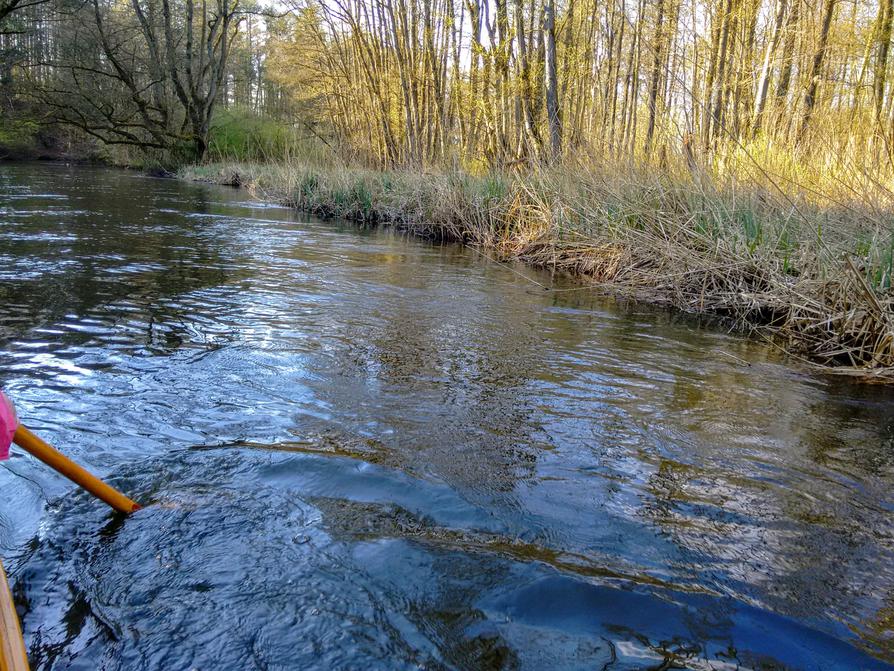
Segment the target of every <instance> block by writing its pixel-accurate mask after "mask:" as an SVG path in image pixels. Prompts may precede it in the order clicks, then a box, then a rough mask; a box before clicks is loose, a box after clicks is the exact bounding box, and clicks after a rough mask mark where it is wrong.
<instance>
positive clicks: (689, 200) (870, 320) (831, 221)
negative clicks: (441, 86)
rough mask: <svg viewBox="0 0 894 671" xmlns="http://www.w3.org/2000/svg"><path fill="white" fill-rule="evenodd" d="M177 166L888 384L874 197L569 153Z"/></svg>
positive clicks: (883, 250)
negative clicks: (721, 325)
mask: <svg viewBox="0 0 894 671" xmlns="http://www.w3.org/2000/svg"><path fill="white" fill-rule="evenodd" d="M177 174H178V176H179V177H181V178H183V179H187V180H193V181H203V182H210V183H217V184H226V185H231V186H238V187H242V188H245V189H247V190H248V191H249V192H250V193H251V194H252V195H253V196H254V197H257V198H260V199H263V200H267V201H275V202H278V203H281V204H284V205H287V206H290V207H294V208H297V209H300V210H303V211H307V212H309V213H312V214H314V215H317V216H320V217H323V218H335V217H337V218H344V219H348V220H352V221H355V222H358V223H361V224H364V225H379V224H382V225H391V226H394V227H396V228H398V229H400V230H404V231H407V232H410V233H412V234H416V235H419V236H423V237H426V238H433V239H439V240H444V241H454V242H460V243H463V244H466V245H469V246H472V247H475V248H477V249H479V250H482V251H484V252H486V253H487V254H488V255H489V256H491V257H493V258H494V259H496V260H499V261H509V260H518V261H523V262H525V263H528V264H531V265H532V266H536V267H541V268H545V269H549V270H553V271H556V272H560V273H568V274H571V275H576V276H579V277H581V278H583V279H584V280H585V281H588V282H592V283H593V284H594V285H600V286H602V287H604V288H610V289H612V290H614V291H618V292H621V293H626V294H628V295H633V296H634V297H635V298H637V299H638V300H643V301H647V302H652V303H656V304H661V305H667V306H672V307H674V308H677V309H679V310H683V311H685V312H690V313H699V314H707V315H714V316H719V317H722V318H725V319H728V320H732V321H733V322H735V323H736V324H737V325H738V326H739V327H741V328H743V329H744V330H746V331H749V332H751V333H752V334H756V335H757V336H759V337H761V338H763V339H765V340H768V341H769V342H772V343H773V344H774V345H775V346H778V347H780V348H782V349H783V350H785V351H786V352H787V353H788V354H790V355H793V356H795V357H797V358H799V359H801V360H803V361H807V362H810V363H811V364H813V365H815V366H817V367H819V368H820V369H822V370H823V371H825V372H829V373H835V374H840V375H847V376H851V377H854V378H858V379H861V380H866V381H876V382H887V383H894V294H892V291H891V289H890V287H891V277H892V262H894V260H892V253H894V239H892V229H891V227H890V223H889V222H888V221H887V219H886V218H885V211H886V208H885V207H884V206H881V205H877V206H876V205H873V203H871V202H869V201H862V202H861V203H860V206H859V207H857V206H854V205H853V204H852V202H853V201H851V203H848V202H846V201H839V202H836V201H828V200H827V202H825V203H818V202H817V199H816V198H812V197H811V192H810V191H809V190H804V191H801V192H797V191H794V192H792V193H788V192H783V191H782V190H781V189H775V190H774V189H771V188H767V187H760V186H756V185H750V186H746V185H742V184H737V183H735V182H729V183H727V184H725V185H723V186H717V185H716V184H715V183H713V182H712V181H711V180H709V179H707V178H702V177H700V176H699V175H692V174H688V173H687V174H680V175H678V176H675V175H674V173H673V172H672V171H667V170H665V171H662V172H659V171H646V170H642V169H637V168H633V167H628V168H625V167H623V166H617V165H614V166H612V167H611V168H603V169H599V168H594V167H592V166H577V167H572V166H571V165H570V164H568V163H566V164H565V165H564V166H563V167H556V168H546V169H542V170H534V171H529V172H526V173H524V174H512V173H504V174H498V173H492V174H488V175H483V176H473V175H471V174H468V173H464V172H460V171H436V172H425V173H419V172H411V171H405V170H392V171H375V170H369V169H364V168H351V167H345V166H342V167H320V166H318V165H316V164H314V163H312V162H307V163H303V162H297V161H290V162H281V163H239V162H227V161H220V162H215V163H209V164H204V165H192V166H187V167H184V168H181V169H180V170H179V172H178V173H177Z"/></svg>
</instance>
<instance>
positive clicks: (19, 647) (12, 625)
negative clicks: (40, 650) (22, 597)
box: [0, 562, 28, 671]
mask: <svg viewBox="0 0 894 671" xmlns="http://www.w3.org/2000/svg"><path fill="white" fill-rule="evenodd" d="M0 671H28V654H27V653H26V652H25V641H24V640H23V639H22V628H21V626H20V625H19V617H18V615H16V609H15V606H14V605H13V603H12V594H10V593H9V583H8V582H6V573H5V572H4V571H3V563H2V562H0Z"/></svg>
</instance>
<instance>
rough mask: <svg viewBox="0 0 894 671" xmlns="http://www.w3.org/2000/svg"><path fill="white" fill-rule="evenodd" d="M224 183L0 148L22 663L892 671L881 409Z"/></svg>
mask: <svg viewBox="0 0 894 671" xmlns="http://www.w3.org/2000/svg"><path fill="white" fill-rule="evenodd" d="M247 199H248V196H247V195H246V194H245V192H240V191H237V190H232V189H226V188H222V187H211V186H202V185H195V184H187V183H182V182H177V181H174V180H161V179H151V178H148V177H143V176H140V175H138V174H135V173H129V172H120V171H112V170H95V169H86V168H66V167H64V166H53V165H39V166H35V165H0V300H2V303H0V304H2V313H0V344H2V354H0V385H2V386H3V388H5V389H6V390H7V391H8V392H9V393H10V394H11V396H12V397H13V398H14V399H15V400H16V402H17V405H18V409H19V412H20V415H21V417H22V419H23V421H24V422H25V423H27V424H28V425H30V427H31V428H32V429H33V430H35V431H36V432H37V433H39V434H40V435H42V436H44V437H45V438H47V439H48V440H50V442H52V443H54V444H57V445H58V446H59V447H61V448H63V449H64V450H65V451H66V452H67V453H69V454H70V455H71V456H73V457H75V458H76V459H78V460H80V461H81V462H83V463H85V464H86V465H88V467H90V468H91V469H93V470H95V471H96V472H97V473H99V474H101V475H103V476H106V477H108V478H110V479H111V480H112V481H113V482H114V483H115V484H117V485H118V486H119V487H120V488H122V489H123V490H124V491H126V492H128V493H129V494H131V495H132V496H133V497H134V498H136V499H137V500H138V501H140V502H141V503H144V504H146V508H145V509H144V510H142V511H140V512H138V513H137V514H135V515H133V516H132V517H129V518H127V519H122V518H121V517H119V516H116V515H114V514H112V513H110V512H109V511H108V510H107V509H105V508H104V506H102V505H101V504H98V503H97V502H96V501H94V500H91V499H89V498H88V497H87V496H85V495H83V494H81V493H80V492H77V491H75V490H74V489H73V488H72V487H71V486H70V485H69V484H68V483H67V482H66V481H64V480H63V479H61V478H60V477H58V476H56V475H55V474H53V473H52V472H50V471H49V470H48V469H47V468H45V467H44V466H42V465H41V464H39V463H37V462H35V461H34V460H32V459H31V458H30V457H26V456H23V454H22V453H21V452H14V458H13V459H12V460H10V461H9V462H6V464H5V467H4V468H2V469H0V555H2V557H3V558H4V560H5V562H6V564H7V568H8V570H9V572H10V574H11V581H12V583H13V587H14V592H15V596H16V599H17V601H18V605H19V610H20V613H21V615H22V617H23V621H24V628H25V636H26V639H27V643H28V646H29V649H30V654H31V661H32V664H33V666H34V668H35V669H84V670H94V669H121V670H131V669H135V670H136V669H140V670H141V669H164V670H168V671H178V670H181V669H182V670H186V669H202V670H205V669H214V670H227V669H271V670H272V669H310V668H319V669H418V668H423V669H441V668H456V669H514V668H523V669H543V668H547V669H644V668H655V669H666V668H691V669H739V668H752V669H779V668H793V669H825V670H829V669H882V668H892V666H889V665H891V664H892V663H894V393H892V392H891V390H889V389H886V388H883V387H879V386H860V385H857V384H851V383H847V382H842V381H837V380H830V379H826V378H821V377H817V376H816V375H813V374H811V373H808V372H807V371H805V370H804V369H803V368H799V367H797V366H796V365H795V364H793V363H792V362H786V361H784V360H782V359H781V358H780V357H779V356H778V355H776V354H775V353H774V352H773V351H772V350H771V349H769V348H767V347H765V346H764V345H762V344H760V343H756V342H754V341H750V340H748V339H744V338H741V337H738V336H735V335H730V334H727V333H725V332H724V331H722V330H719V329H717V328H716V327H714V328H710V327H701V326H699V325H698V324H696V323H695V322H693V321H692V320H691V319H689V318H684V317H680V316H674V315H671V314H668V313H666V312H663V311H659V310H654V309H649V308H646V307H642V306H636V305H622V304H619V303H617V302H616V301H613V300H611V299H608V298H605V297H601V296H599V295H598V294H597V293H595V292H594V291H592V290H590V289H581V288H580V287H579V286H576V285H574V284H569V283H568V282H563V281H561V280H554V279H551V278H550V277H549V276H548V275H546V274H542V273H537V272H534V271H531V270H527V269H524V268H520V267H513V268H509V267H506V266H503V265H499V264H495V263H492V262H490V261H488V260H487V259H484V258H481V257H480V256H478V255H476V253H475V252H474V251H471V250H463V249H460V248H458V247H455V246H438V245H432V244H427V243H424V242H420V241H418V240H414V239H407V238H405V237H402V236H400V235H398V234H395V233H393V232H388V231H381V230H379V231H372V232H370V231H361V230H358V229H356V228H355V227H353V226H351V225H349V224H345V223H342V224H339V223H332V222H326V223H323V222H319V221H315V220H312V219H310V218H308V217H307V216H304V215H302V214H299V213H296V212H293V211H290V210H288V209H283V208H278V207H270V206H263V205H260V204H257V203H253V202H248V200H247ZM526 278H531V279H534V280H536V281H537V282H539V283H541V284H546V285H550V284H554V285H555V287H556V288H557V289H562V291H545V290H543V289H541V288H540V287H538V286H537V285H536V284H534V283H533V282H531V281H529V279H526Z"/></svg>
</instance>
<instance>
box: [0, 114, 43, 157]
mask: <svg viewBox="0 0 894 671" xmlns="http://www.w3.org/2000/svg"><path fill="white" fill-rule="evenodd" d="M39 130H40V125H39V124H38V123H37V121H35V120H33V119H27V118H25V119H22V118H15V117H11V116H7V115H6V114H4V115H2V116H0V156H2V155H3V154H4V153H7V152H11V153H21V152H28V151H31V150H33V149H34V148H35V147H36V146H37V144H38V140H37V134H38V131H39Z"/></svg>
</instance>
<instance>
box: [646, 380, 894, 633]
mask: <svg viewBox="0 0 894 671" xmlns="http://www.w3.org/2000/svg"><path fill="white" fill-rule="evenodd" d="M750 382H751V384H753V382H754V379H753V378H752V380H750ZM805 391H806V392H807V393H805ZM874 393H875V394H876V395H875V396H863V395H862V393H860V392H859V391H858V390H857V389H855V388H853V387H850V386H848V388H847V389H846V390H844V392H843V393H841V392H840V391H839V390H838V389H837V388H836V386H835V385H830V386H828V387H826V388H825V389H822V388H814V389H813V390H810V389H809V388H806V387H803V386H800V385H792V384H791V383H790V381H788V380H785V379H782V380H774V379H772V378H764V379H763V381H762V386H761V388H757V389H756V388H754V387H753V386H749V381H748V380H742V379H739V376H738V375H736V374H733V375H730V374H728V373H724V372H718V371H711V370H709V371H706V372H704V373H703V374H702V375H700V376H693V377H688V376H677V377H676V378H675V380H674V385H673V393H672V396H671V407H672V408H674V410H675V411H676V413H675V414H673V415H669V419H670V420H671V421H672V422H673V421H674V420H676V421H677V422H679V423H680V424H681V425H682V428H683V431H682V432H681V433H682V435H686V436H689V437H690V438H689V439H688V440H687V444H686V445H685V446H678V447H677V448H676V449H675V450H674V451H673V453H671V454H666V455H657V454H643V459H644V460H649V461H651V463H652V464H653V467H654V469H655V470H654V471H653V473H652V474H651V475H650V476H649V478H648V481H647V485H646V493H647V497H646V498H645V499H644V505H643V508H642V510H641V514H642V515H643V516H644V517H646V518H648V519H649V520H650V521H651V522H652V523H653V524H655V525H656V526H657V527H658V528H659V529H660V530H661V532H662V534H663V535H665V536H667V537H668V538H670V539H672V540H673V541H674V543H675V544H676V545H677V546H678V547H679V548H680V550H681V557H682V563H683V564H684V565H686V564H690V565H691V566H693V567H696V566H702V565H705V564H707V565H708V566H710V565H711V564H713V563H715V562H716V561H717V560H720V563H719V564H716V568H714V569H713V578H711V579H712V580H713V581H714V582H715V583H716V584H717V586H718V587H719V588H721V589H723V590H728V591H731V592H732V593H734V594H737V595H740V596H744V597H745V598H751V599H756V600H757V601H758V602H759V603H762V604H764V605H766V606H768V607H770V608H772V609H773V610H776V611H778V612H781V613H784V614H787V615H792V616H796V617H800V618H809V619H811V620H814V621H816V620H817V619H818V618H824V617H826V618H830V619H831V621H835V622H838V621H844V622H846V623H847V624H848V625H850V626H852V627H853V628H854V629H855V630H856V631H858V632H859V633H860V635H863V636H866V637H867V638H870V637H871V633H870V632H871V630H872V629H873V627H874V625H873V624H871V622H873V621H879V620H881V621H884V620H885V617H884V615H883V614H882V610H883V609H882V610H879V609H880V607H881V604H880V599H881V598H882V595H883V594H884V593H886V592H890V591H891V589H892V587H894V586H892V585H890V584H880V581H883V580H884V576H885V575H887V574H888V572H887V570H886V566H887V561H888V560H889V558H890V556H891V554H892V552H894V543H892V541H891V535H890V531H891V522H890V516H889V515H888V514H887V512H886V510H885V507H884V505H882V506H880V505H878V504H879V502H880V501H888V502H890V492H891V491H892V490H894V477H892V470H891V463H892V450H891V445H892V441H891V436H890V431H891V429H890V417H891V414H890V413H891V411H890V409H891V407H892V402H894V397H890V395H889V394H888V391H886V390H884V391H883V390H880V389H878V388H876V389H875V390H874ZM879 394H880V395H879ZM861 396H862V398H861ZM707 577H708V574H707V573H706V572H703V573H702V575H701V579H706V578H707ZM831 626H832V627H835V626H837V625H831Z"/></svg>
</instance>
